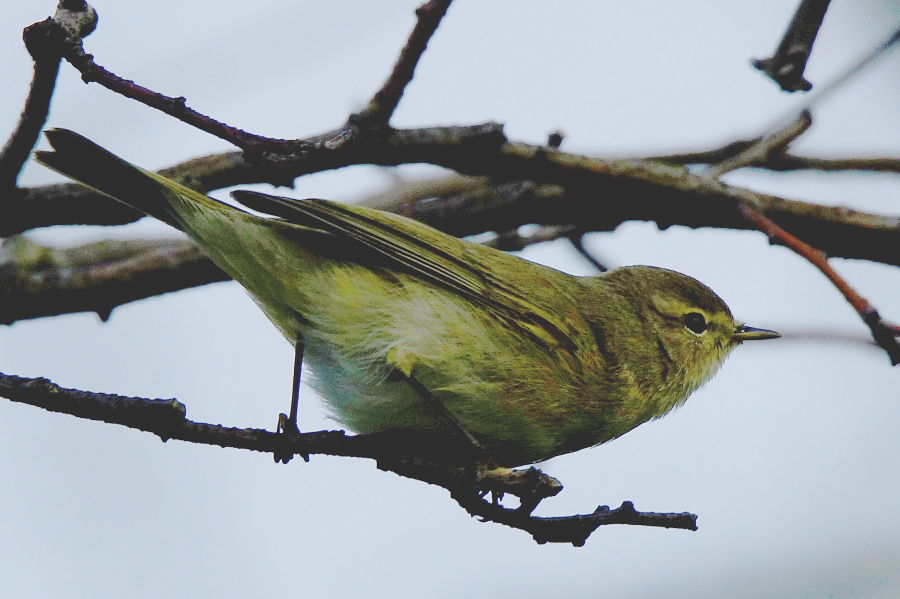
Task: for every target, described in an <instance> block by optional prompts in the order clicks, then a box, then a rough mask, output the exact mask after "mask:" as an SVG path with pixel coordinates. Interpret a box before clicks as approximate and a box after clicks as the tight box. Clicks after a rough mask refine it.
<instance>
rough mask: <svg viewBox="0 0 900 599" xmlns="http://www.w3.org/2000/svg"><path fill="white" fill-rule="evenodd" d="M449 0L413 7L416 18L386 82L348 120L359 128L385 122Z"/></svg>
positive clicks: (381, 124)
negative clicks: (363, 107) (362, 107)
mask: <svg viewBox="0 0 900 599" xmlns="http://www.w3.org/2000/svg"><path fill="white" fill-rule="evenodd" d="M452 1H453V0H431V1H430V2H427V3H425V4H423V5H422V6H420V7H419V8H417V9H416V16H417V17H418V21H417V22H416V26H415V27H413V30H412V32H411V33H410V34H409V39H408V40H407V42H406V46H404V47H403V50H401V51H400V56H399V58H398V59H397V62H396V63H395V64H394V68H393V70H392V71H391V74H390V75H389V76H388V78H387V81H385V82H384V85H382V86H381V89H379V90H378V91H377V92H375V95H374V96H372V99H371V100H369V103H368V105H367V106H366V107H365V109H363V111H362V112H360V113H358V114H356V115H355V116H354V117H353V118H352V121H353V123H354V124H356V125H358V126H360V127H362V128H373V127H380V126H384V125H387V124H388V121H390V118H391V115H392V114H394V110H396V108H397V105H398V104H399V103H400V98H401V97H402V96H403V92H404V90H405V89H406V86H407V85H409V82H410V81H412V78H413V74H414V73H415V70H416V65H417V64H418V63H419V59H420V58H421V57H422V54H423V53H424V52H425V48H426V47H427V46H428V41H429V40H430V39H431V36H432V35H434V32H435V31H436V30H437V28H438V25H440V23H441V19H443V18H444V14H446V12H447V8H449V6H450V3H451V2H452Z"/></svg>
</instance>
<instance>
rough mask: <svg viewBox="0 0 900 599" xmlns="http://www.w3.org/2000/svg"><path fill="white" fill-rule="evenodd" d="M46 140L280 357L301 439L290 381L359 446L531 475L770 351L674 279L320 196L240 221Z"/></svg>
mask: <svg viewBox="0 0 900 599" xmlns="http://www.w3.org/2000/svg"><path fill="white" fill-rule="evenodd" d="M45 134H46V137H47V139H48V141H49V143H50V145H51V147H52V151H38V152H36V153H35V156H36V159H37V161H38V162H40V163H41V164H44V165H46V166H47V167H49V168H51V169H53V170H56V171H58V172H59V173H61V174H63V175H65V176H67V177H69V178H71V179H74V180H75V181H77V182H79V183H81V184H82V185H85V186H87V187H89V188H91V189H94V190H96V191H97V192H99V193H101V194H104V195H106V196H109V197H110V198H113V199H115V200H117V201H119V202H121V203H123V204H126V205H128V206H131V207H132V208H134V209H136V210H138V211H140V212H143V213H145V214H147V215H150V216H152V217H155V218H157V219H159V220H161V221H163V222H165V223H168V224H169V225H171V226H173V227H175V228H177V229H179V230H181V231H183V232H184V233H185V234H187V235H188V236H189V237H190V238H192V239H193V240H194V241H195V242H196V243H197V245H198V246H199V247H200V248H201V249H202V250H203V251H204V252H205V253H206V254H207V255H208V256H209V258H210V259H211V260H212V261H213V262H214V263H215V264H217V265H218V266H219V267H220V268H221V269H222V270H224V271H225V272H226V273H227V274H228V275H230V276H231V277H232V278H233V279H234V280H236V281H237V282H238V283H240V284H241V285H242V286H243V287H244V288H245V289H246V291H247V292H248V293H249V295H250V296H251V297H252V298H253V300H254V301H255V302H256V304H257V305H258V306H259V307H260V309H262V311H263V312H264V313H265V315H266V316H267V317H268V319H269V320H270V321H271V322H272V323H273V324H274V325H275V326H276V327H277V328H278V330H279V331H280V332H281V333H282V335H283V336H284V337H285V338H286V339H287V340H288V341H289V342H290V343H291V344H292V345H293V346H294V347H295V350H296V356H297V358H296V361H295V372H294V394H293V397H292V408H291V413H290V415H289V416H288V415H285V414H281V415H280V419H279V430H281V431H284V432H288V433H293V432H297V430H298V429H297V426H296V412H297V410H296V402H297V395H298V393H299V391H298V385H299V382H298V381H299V375H300V370H301V368H302V369H303V371H304V372H306V371H308V372H310V373H311V375H312V381H311V385H312V386H313V388H314V389H316V390H317V392H318V393H319V395H320V396H321V397H322V398H323V399H324V401H325V403H326V405H327V407H328V410H329V411H330V413H331V416H332V417H333V418H334V419H335V420H337V421H338V422H339V423H341V424H342V425H343V426H345V427H346V428H348V429H350V430H352V431H354V432H356V433H361V434H366V433H381V432H390V431H400V432H402V431H407V432H412V433H416V434H417V435H418V436H419V437H425V438H428V437H433V438H434V439H435V440H438V439H441V440H447V439H450V440H451V441H452V443H458V446H459V450H458V452H456V453H458V455H459V456H460V460H461V461H462V460H464V459H465V460H468V459H472V457H471V456H472V455H474V456H476V459H477V460H479V461H482V462H485V463H491V464H494V465H496V466H499V467H515V466H521V465H526V464H533V463H536V462H540V461H544V460H547V459H549V458H552V457H554V456H558V455H562V454H565V453H569V452H572V451H577V450H580V449H584V448H587V447H591V446H595V445H599V444H602V443H605V442H607V441H610V440H612V439H615V438H617V437H620V436H621V435H623V434H625V433H627V432H628V431H630V430H633V429H634V428H635V427H637V426H639V425H641V424H643V423H645V422H648V421H651V420H654V419H657V418H660V417H662V416H664V415H665V414H667V413H669V412H671V411H672V410H673V409H674V408H676V407H677V406H679V405H681V404H682V403H684V401H685V400H686V399H687V398H688V396H689V395H691V393H693V392H694V391H695V390H696V389H697V388H699V387H700V386H701V385H703V384H704V383H705V382H706V381H707V380H709V378H710V377H712V376H713V374H715V373H716V371H717V370H718V369H719V367H720V366H721V364H722V362H723V361H724V360H725V358H726V357H727V356H728V355H729V353H730V352H731V351H732V350H733V349H735V348H736V347H737V346H738V345H740V344H741V343H743V342H745V341H752V340H764V339H774V338H777V337H779V336H780V335H779V334H778V333H777V332H775V331H771V330H768V329H760V328H755V327H751V326H747V325H745V324H744V323H743V322H741V321H738V320H736V319H735V318H734V317H733V316H732V313H731V310H730V309H729V308H728V306H727V305H726V304H725V302H724V301H723V300H722V299H721V298H720V297H719V296H718V295H716V293H715V292H713V291H712V290H711V289H710V288H709V287H707V286H706V285H705V284H703V283H701V282H700V281H698V280H696V279H694V278H692V277H690V276H687V275H684V274H681V273H679V272H675V271H672V270H668V269H663V268H659V267H653V266H645V265H636V266H625V267H621V268H617V269H614V270H611V271H608V272H605V273H601V274H599V275H595V276H573V275H570V274H567V273H564V272H561V271H558V270H555V269H553V268H549V267H546V266H542V265H539V264H536V263H534V262H531V261H528V260H525V259H523V258H521V257H518V256H515V255H512V254H509V253H506V252H502V251H499V250H496V249H493V248H490V247H487V246H485V245H482V244H478V243H474V242H472V241H468V240H465V239H460V238H456V237H454V236H451V235H448V234H445V233H443V232H441V231H439V230H437V229H434V228H432V227H430V226H427V225H425V224H423V223H420V222H418V221H415V220H413V219H410V218H407V217H404V216H401V215H397V214H393V213H389V212H385V211H381V210H377V209H374V208H367V207H363V206H357V205H350V204H342V203H337V202H332V201H327V200H321V199H304V200H297V199H292V198H286V197H279V196H273V195H269V194H264V193H259V192H251V191H235V192H233V193H232V198H233V199H234V201H235V202H236V203H238V204H240V205H241V206H242V207H243V208H241V207H238V206H234V205H231V204H228V203H225V202H222V201H219V200H216V199H213V198H211V197H208V196H206V195H204V194H201V193H199V192H197V191H194V190H192V189H190V188H188V187H185V186H183V185H181V184H179V183H177V182H175V181H172V180H170V179H168V178H166V177H164V176H162V175H159V174H157V173H154V172H152V171H148V170H145V169H142V168H140V167H138V166H135V165H133V164H131V163H129V162H127V161H125V160H123V159H121V158H119V157H118V156H116V155H114V154H112V153H111V152H109V151H107V150H105V149H104V148H102V147H100V146H98V145H97V144H95V143H93V142H91V141H90V140H88V139H87V138H85V137H83V136H81V135H79V134H77V133H75V132H72V131H69V130H66V129H51V130H48V131H46V132H45ZM251 211H252V212H251ZM257 213H258V214H257ZM276 459H277V456H276ZM288 459H289V456H288ZM283 461H286V460H283Z"/></svg>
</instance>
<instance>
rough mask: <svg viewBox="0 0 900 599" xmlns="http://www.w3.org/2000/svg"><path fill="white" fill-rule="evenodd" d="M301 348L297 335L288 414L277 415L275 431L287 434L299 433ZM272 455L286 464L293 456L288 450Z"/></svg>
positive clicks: (301, 340)
mask: <svg viewBox="0 0 900 599" xmlns="http://www.w3.org/2000/svg"><path fill="white" fill-rule="evenodd" d="M303 349H304V345H303V338H302V337H300V336H298V337H297V341H296V342H294V384H293V388H292V390H291V409H290V413H289V414H284V413H281V414H279V415H278V428H277V431H278V432H279V433H285V434H288V435H299V434H300V429H299V428H297V409H298V405H299V402H300V373H301V372H302V371H303ZM273 457H274V458H275V462H281V463H282V464H287V463H288V462H290V461H291V458H293V457H294V454H293V453H291V452H289V451H288V452H282V451H276V452H275V453H274V454H273ZM304 459H306V460H307V461H309V458H308V457H306V456H304Z"/></svg>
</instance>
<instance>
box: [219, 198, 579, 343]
mask: <svg viewBox="0 0 900 599" xmlns="http://www.w3.org/2000/svg"><path fill="white" fill-rule="evenodd" d="M232 197H234V199H235V200H237V201H238V202H240V203H241V204H243V205H244V206H246V207H248V208H251V209H252V210H256V211H257V212H262V213H264V214H270V215H272V216H276V217H279V218H281V219H283V220H284V221H286V222H288V223H293V224H296V225H300V226H303V227H306V228H309V227H311V228H315V229H320V230H323V231H327V232H329V233H331V234H333V235H335V236H336V237H338V238H340V239H345V240H348V241H351V242H352V243H353V244H354V245H357V246H359V247H361V248H364V249H365V250H366V254H367V255H369V256H370V258H369V259H371V252H373V251H374V252H377V254H378V255H379V256H380V257H381V258H382V262H383V263H386V264H387V265H389V266H390V267H392V268H396V269H398V270H401V271H404V272H408V273H411V274H414V275H415V276H418V277H420V278H421V279H423V280H425V281H428V282H429V283H431V284H433V285H436V286H438V287H440V288H443V289H446V290H448V291H450V292H452V293H455V294H456V295H458V296H461V297H464V298H466V299H468V300H469V301H471V302H473V303H475V304H477V305H480V306H482V307H484V308H486V309H487V310H488V311H489V312H490V313H491V314H493V315H494V316H496V317H498V318H500V319H501V320H503V321H505V322H506V323H508V324H509V325H510V326H513V327H517V328H519V329H522V330H523V331H524V332H525V333H526V334H527V335H528V336H529V337H532V338H533V339H535V340H537V341H539V342H540V343H542V344H543V345H546V346H548V347H553V348H571V347H574V345H575V344H574V341H573V339H572V330H571V327H570V325H568V324H567V323H566V322H565V320H564V319H562V318H560V317H558V316H557V315H556V314H554V313H553V312H552V311H551V310H548V309H547V307H546V306H542V305H540V303H538V302H536V301H534V298H532V297H530V295H531V294H529V289H528V288H527V287H528V286H529V284H530V283H537V284H538V285H540V283H541V281H540V278H541V276H542V274H543V272H542V271H546V272H549V273H553V275H554V276H559V275H561V273H558V272H556V271H553V270H551V269H546V268H545V267H542V266H539V265H536V264H531V263H529V262H525V264H527V265H528V266H526V267H525V268H530V267H533V268H534V271H535V272H534V276H533V277H530V278H529V280H528V281H515V282H514V283H518V285H516V284H510V282H509V281H508V279H507V277H506V276H504V275H507V276H508V275H509V273H502V272H499V273H498V272H496V270H495V269H494V268H491V264H489V263H488V262H491V261H485V260H482V259H481V258H482V257H483V256H484V254H485V251H486V250H489V248H484V247H483V246H475V248H473V245H474V244H471V243H470V242H467V241H463V240H460V239H457V238H456V237H453V236H451V235H447V234H446V233H443V232H441V231H438V230H437V229H433V228H432V227H429V226H427V225H424V224H422V223H419V222H417V221H414V220H412V219H408V218H406V217H403V216H399V215H396V214H391V213H388V212H383V211H380V210H374V209H372V208H366V207H362V206H352V205H348V204H340V203H336V202H329V201H327V200H312V199H311V200H295V199H291V198H282V197H277V196H270V195H267V194H261V193H256V192H249V191H236V192H233V193H232ZM476 248H477V249H476ZM490 251H491V252H493V251H494V250H490ZM497 253H498V255H499V256H502V258H500V260H501V264H503V263H506V261H507V260H509V259H513V260H519V259H518V258H514V257H511V256H509V255H507V254H504V253H503V252H497ZM516 266H517V267H518V270H521V269H522V268H523V267H522V266H521V265H519V264H517V265H516ZM501 268H502V266H501ZM544 276H546V275H544Z"/></svg>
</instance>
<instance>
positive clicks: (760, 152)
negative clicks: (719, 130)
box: [704, 110, 812, 179]
mask: <svg viewBox="0 0 900 599" xmlns="http://www.w3.org/2000/svg"><path fill="white" fill-rule="evenodd" d="M811 125H812V115H811V114H810V113H809V112H807V111H805V110H804V111H803V112H801V113H800V114H799V115H797V118H796V119H794V120H793V121H791V122H790V123H788V124H787V125H785V126H784V127H782V128H781V129H779V130H778V131H775V132H774V133H772V134H771V135H766V136H764V137H761V138H759V139H757V140H756V142H754V143H753V144H751V145H749V146H747V147H746V148H744V149H743V150H741V151H740V152H738V153H737V154H735V155H734V156H732V157H730V158H727V159H725V160H722V161H721V162H719V163H718V164H715V165H714V166H712V167H710V168H709V169H708V170H707V171H706V172H705V173H704V175H706V176H707V177H710V178H712V179H716V178H718V177H721V176H722V175H724V174H725V173H727V172H729V171H733V170H736V169H739V168H743V167H745V166H748V165H750V164H754V163H760V162H763V163H764V162H765V161H766V160H768V159H769V157H770V156H773V155H776V154H779V153H782V152H784V150H785V148H787V147H788V145H789V144H790V143H791V142H792V141H794V140H795V139H797V138H798V137H800V136H801V135H803V133H804V132H805V131H806V130H807V129H809V127H810V126H811Z"/></svg>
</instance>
